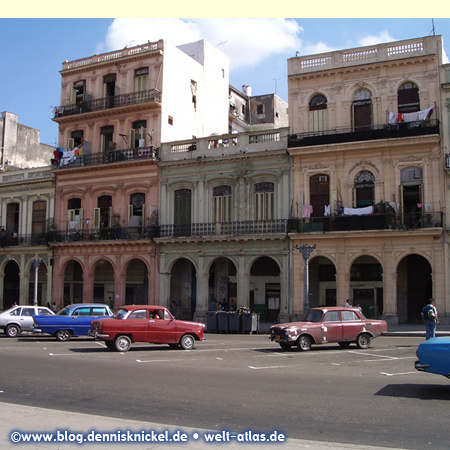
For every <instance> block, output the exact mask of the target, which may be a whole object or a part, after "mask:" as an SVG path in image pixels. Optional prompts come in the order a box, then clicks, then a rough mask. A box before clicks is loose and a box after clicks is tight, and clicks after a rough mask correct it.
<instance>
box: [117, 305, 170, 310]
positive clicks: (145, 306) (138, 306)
mask: <svg viewBox="0 0 450 450" xmlns="http://www.w3.org/2000/svg"><path fill="white" fill-rule="evenodd" d="M120 309H126V310H127V311H136V310H137V309H147V310H148V309H167V308H166V307H165V306H161V305H123V306H121V307H120Z"/></svg>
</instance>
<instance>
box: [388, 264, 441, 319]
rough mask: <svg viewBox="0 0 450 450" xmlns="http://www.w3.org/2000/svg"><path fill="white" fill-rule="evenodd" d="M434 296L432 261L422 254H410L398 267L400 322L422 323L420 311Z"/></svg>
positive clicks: (398, 309)
mask: <svg viewBox="0 0 450 450" xmlns="http://www.w3.org/2000/svg"><path fill="white" fill-rule="evenodd" d="M432 296H433V283H432V270H431V265H430V263H429V262H428V261H427V260H426V259H425V258H424V257H423V256H420V255H408V256H406V257H405V258H403V259H402V260H401V261H400V263H399V265H398V268H397V314H398V319H399V323H405V322H409V323H421V316H420V313H421V311H422V308H423V307H424V306H425V305H426V303H427V300H428V299H429V298H430V297H432Z"/></svg>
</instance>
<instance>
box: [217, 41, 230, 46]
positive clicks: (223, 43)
mask: <svg viewBox="0 0 450 450" xmlns="http://www.w3.org/2000/svg"><path fill="white" fill-rule="evenodd" d="M227 42H228V41H220V42H219V43H218V44H217V45H216V47H219V46H220V45H223V46H225V44H226V43H227Z"/></svg>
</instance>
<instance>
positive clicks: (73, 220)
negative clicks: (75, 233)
mask: <svg viewBox="0 0 450 450" xmlns="http://www.w3.org/2000/svg"><path fill="white" fill-rule="evenodd" d="M82 226H83V210H82V209H81V198H71V199H69V200H68V201H67V228H68V229H69V230H76V229H79V228H82Z"/></svg>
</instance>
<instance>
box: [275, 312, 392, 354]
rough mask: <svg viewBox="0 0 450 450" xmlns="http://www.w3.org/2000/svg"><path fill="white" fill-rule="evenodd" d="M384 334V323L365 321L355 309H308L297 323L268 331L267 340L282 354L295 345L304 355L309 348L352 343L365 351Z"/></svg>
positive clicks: (284, 324) (276, 326)
mask: <svg viewBox="0 0 450 450" xmlns="http://www.w3.org/2000/svg"><path fill="white" fill-rule="evenodd" d="M386 331H387V323H386V322H385V321H384V320H372V319H366V318H365V317H364V315H363V313H362V312H361V311H360V310H359V309H358V308H351V307H337V306H334V307H324V308H312V309H310V310H309V311H308V313H307V314H306V315H305V317H304V319H303V321H301V322H289V323H281V324H277V325H273V326H271V327H270V340H271V341H275V342H277V343H278V344H279V345H280V347H281V348H282V349H283V350H287V349H290V348H291V347H292V346H294V345H296V346H297V347H298V348H299V350H301V351H308V350H310V349H311V345H312V344H329V343H332V342H337V343H338V344H339V345H340V346H341V347H343V348H348V347H349V346H350V344H351V343H356V345H357V346H358V348H368V347H369V345H370V340H371V339H372V338H375V337H377V336H380V335H381V334H383V333H384V332H386Z"/></svg>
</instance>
